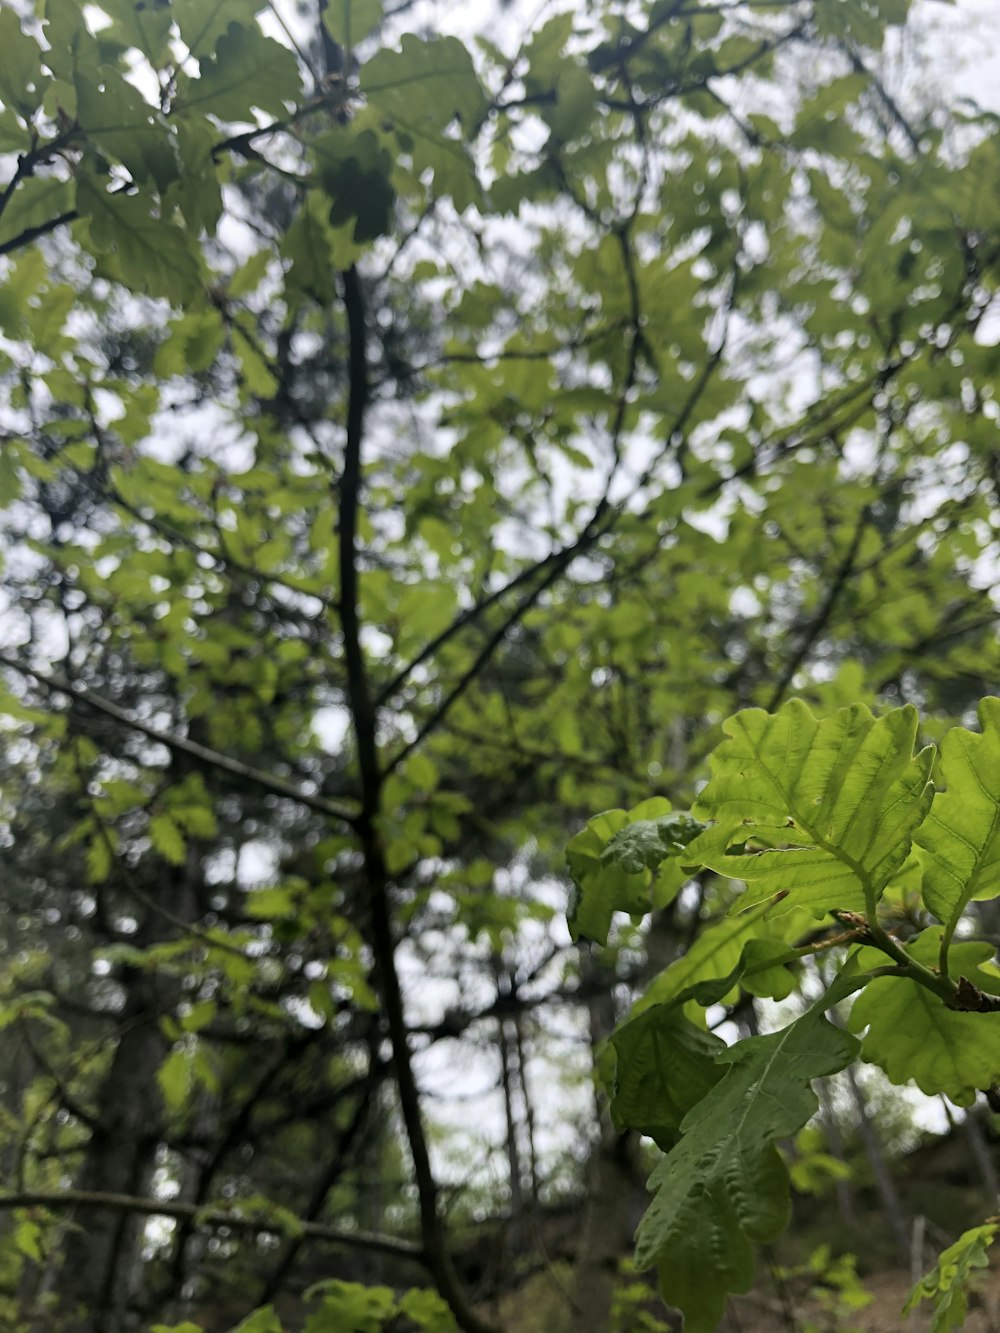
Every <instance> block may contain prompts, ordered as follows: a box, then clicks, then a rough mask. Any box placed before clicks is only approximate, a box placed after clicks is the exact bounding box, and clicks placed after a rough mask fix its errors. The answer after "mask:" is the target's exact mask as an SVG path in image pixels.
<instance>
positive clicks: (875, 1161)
mask: <svg viewBox="0 0 1000 1333" xmlns="http://www.w3.org/2000/svg"><path fill="white" fill-rule="evenodd" d="M847 1082H848V1084H849V1086H850V1089H851V1096H852V1097H853V1099H854V1106H855V1109H856V1111H857V1116H858V1134H859V1135H860V1138H861V1144H862V1146H863V1148H864V1150H865V1155H866V1157H867V1158H868V1162H869V1164H870V1166H871V1169H872V1175H873V1176H874V1178H875V1188H876V1190H877V1191H878V1196H879V1199H880V1200H881V1202H882V1211H883V1213H884V1214H885V1219H886V1221H887V1222H888V1224H889V1230H890V1231H891V1232H892V1238H893V1240H894V1241H895V1242H896V1249H897V1251H898V1253H899V1258H900V1262H901V1263H903V1264H905V1265H908V1264H909V1257H910V1231H909V1225H908V1219H907V1216H906V1210H905V1209H904V1208H903V1204H902V1200H901V1199H900V1197H899V1191H898V1190H897V1189H896V1182H895V1181H894V1180H893V1178H892V1172H891V1171H890V1170H889V1163H888V1162H887V1161H886V1157H885V1152H884V1151H883V1148H882V1143H881V1140H880V1139H879V1136H878V1134H877V1133H876V1130H875V1126H874V1125H873V1124H872V1120H871V1117H870V1116H869V1114H868V1107H867V1106H866V1105H865V1097H864V1093H863V1092H862V1090H861V1085H860V1084H859V1083H858V1078H857V1074H856V1073H855V1071H854V1069H853V1067H852V1066H851V1065H848V1067H847Z"/></svg>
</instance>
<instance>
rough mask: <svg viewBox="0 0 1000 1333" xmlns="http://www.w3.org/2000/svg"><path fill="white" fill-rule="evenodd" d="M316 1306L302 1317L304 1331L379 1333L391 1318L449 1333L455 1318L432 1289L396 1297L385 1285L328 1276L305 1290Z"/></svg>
mask: <svg viewBox="0 0 1000 1333" xmlns="http://www.w3.org/2000/svg"><path fill="white" fill-rule="evenodd" d="M317 1299H318V1300H319V1302H320V1304H319V1308H318V1309H316V1310H314V1311H313V1312H312V1313H311V1314H310V1315H309V1317H308V1319H307V1320H306V1324H305V1330H304V1333H382V1330H383V1329H384V1328H386V1327H387V1326H389V1325H390V1323H392V1322H393V1321H395V1320H407V1321H409V1324H411V1325H412V1326H414V1327H416V1328H418V1329H426V1330H427V1331H428V1333H453V1330H454V1329H455V1321H454V1319H453V1317H452V1315H451V1312H450V1311H449V1309H448V1306H447V1305H446V1304H445V1302H444V1301H443V1300H442V1299H441V1297H440V1296H439V1295H438V1294H437V1292H435V1291H429V1290H426V1289H422V1288H417V1287H414V1288H412V1289H411V1290H409V1291H405V1292H403V1294H402V1295H401V1296H399V1297H398V1298H397V1296H396V1293H395V1292H394V1291H392V1290H391V1289H390V1288H389V1287H366V1286H364V1285H363V1284H362V1283H360V1282H342V1281H340V1280H339V1279H331V1280H329V1281H326V1282H318V1283H317V1284H316V1285H315V1286H313V1287H310V1288H309V1290H308V1291H307V1292H306V1300H307V1301H308V1302H310V1303H312V1302H314V1301H316V1300H317Z"/></svg>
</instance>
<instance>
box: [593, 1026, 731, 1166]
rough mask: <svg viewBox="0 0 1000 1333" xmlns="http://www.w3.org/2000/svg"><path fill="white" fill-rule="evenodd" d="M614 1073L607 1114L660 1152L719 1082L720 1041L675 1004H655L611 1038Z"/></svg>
mask: <svg viewBox="0 0 1000 1333" xmlns="http://www.w3.org/2000/svg"><path fill="white" fill-rule="evenodd" d="M610 1044H611V1047H612V1049H613V1050H614V1052H615V1056H616V1063H615V1074H614V1081H613V1084H612V1094H611V1114H612V1117H613V1118H614V1122H615V1124H616V1125H617V1126H618V1127H619V1128H620V1129H634V1130H636V1131H637V1132H638V1133H640V1134H646V1135H648V1136H649V1138H651V1139H652V1140H653V1141H654V1143H656V1144H657V1146H658V1147H660V1148H662V1149H663V1150H664V1151H666V1150H667V1149H669V1148H671V1147H672V1146H673V1144H674V1143H675V1142H676V1141H677V1135H678V1131H679V1130H680V1126H681V1122H682V1120H683V1119H684V1117H685V1115H687V1113H688V1111H690V1110H691V1108H692V1106H694V1105H696V1103H698V1102H700V1101H701V1100H702V1098H703V1097H705V1096H706V1095H707V1094H708V1092H709V1091H710V1090H711V1089H712V1088H713V1087H714V1086H715V1084H716V1083H718V1081H719V1079H720V1078H722V1076H723V1074H724V1073H725V1070H724V1069H723V1068H722V1067H721V1066H720V1065H717V1064H716V1063H715V1057H716V1056H717V1055H719V1054H720V1053H721V1052H722V1051H724V1050H725V1049H726V1044H725V1042H724V1041H722V1040H721V1039H720V1038H719V1037H716V1036H714V1035H713V1034H712V1033H711V1032H706V1031H705V1029H704V1028H700V1027H697V1026H696V1025H695V1024H694V1023H692V1022H690V1021H689V1020H688V1019H687V1018H685V1016H684V1014H683V1012H682V1010H681V1008H680V1007H679V1005H677V1004H675V1003H671V1004H657V1005H653V1006H652V1007H650V1008H648V1009H644V1010H643V1011H642V1012H641V1013H639V1014H636V1015H635V1017H633V1018H630V1019H628V1021H627V1022H625V1023H622V1024H621V1025H620V1026H619V1027H617V1028H616V1029H615V1031H614V1032H613V1033H612V1034H611V1037H610Z"/></svg>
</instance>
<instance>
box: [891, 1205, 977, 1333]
mask: <svg viewBox="0 0 1000 1333" xmlns="http://www.w3.org/2000/svg"><path fill="white" fill-rule="evenodd" d="M998 1230H1000V1221H998V1220H996V1219H991V1220H990V1221H989V1222H986V1223H984V1224H983V1226H979V1227H971V1228H970V1229H969V1230H968V1231H963V1233H962V1234H961V1236H959V1238H958V1240H956V1241H955V1243H954V1245H949V1246H948V1248H947V1249H946V1250H944V1251H943V1252H942V1254H941V1256H940V1258H939V1259H938V1261H937V1263H936V1264H935V1265H934V1267H933V1268H932V1269H931V1271H930V1272H929V1273H928V1274H927V1275H926V1276H925V1277H923V1278H921V1280H920V1281H919V1282H918V1283H917V1284H916V1286H915V1287H914V1288H913V1290H912V1291H911V1292H910V1298H909V1300H908V1301H907V1302H906V1305H905V1306H904V1307H903V1313H904V1314H911V1313H912V1312H913V1311H914V1310H915V1309H916V1308H917V1306H918V1305H919V1304H920V1302H921V1301H935V1307H934V1319H933V1321H932V1323H931V1329H930V1333H950V1330H952V1329H956V1328H962V1327H963V1326H964V1324H965V1316H966V1315H967V1313H968V1304H969V1302H968V1293H969V1286H970V1283H971V1282H972V1280H973V1278H974V1277H975V1274H976V1272H977V1270H979V1269H983V1268H986V1267H987V1265H988V1264H989V1260H988V1259H987V1257H986V1251H987V1250H988V1249H989V1247H990V1246H991V1245H992V1244H993V1242H994V1241H995V1240H996V1236H997V1232H998Z"/></svg>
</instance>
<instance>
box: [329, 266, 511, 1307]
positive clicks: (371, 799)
mask: <svg viewBox="0 0 1000 1333" xmlns="http://www.w3.org/2000/svg"><path fill="white" fill-rule="evenodd" d="M343 299H344V309H345V311H346V314H347V323H348V349H349V352H348V399H347V440H346V444H345V448H344V467H343V471H342V474H341V478H340V485H339V487H338V494H339V515H338V517H339V537H340V540H339V549H340V580H341V582H340V616H341V627H342V632H343V640H344V660H345V664H346V667H347V696H348V704H349V707H350V712H351V723H352V726H353V728H354V735H355V740H356V742H357V750H358V767H359V770H360V779H361V811H360V814H359V816H358V819H357V824H356V827H357V833H358V837H359V839H360V841H361V847H362V853H363V856H364V865H365V878H366V879H367V882H368V892H369V911H370V931H371V947H372V953H373V955H374V960H375V980H376V984H377V987H378V990H379V993H380V996H381V999H382V1007H383V1011H384V1014H385V1021H386V1026H387V1028H388V1032H389V1040H390V1042H391V1044H392V1056H393V1065H394V1070H395V1076H396V1088H397V1091H398V1093H399V1109H400V1113H401V1115H402V1118H403V1126H404V1129H405V1131H406V1141H407V1145H408V1146H409V1149H410V1158H411V1160H412V1163H413V1178H414V1181H415V1183H416V1187H417V1205H418V1209H419V1214H420V1235H421V1241H422V1248H423V1255H424V1262H425V1264H426V1266H427V1268H428V1270H429V1272H430V1273H431V1275H432V1276H433V1278H434V1281H435V1283H436V1285H437V1288H438V1291H439V1292H440V1293H441V1296H442V1297H443V1298H444V1300H445V1301H446V1302H447V1303H448V1306H449V1307H450V1309H451V1312H452V1314H453V1315H454V1316H455V1320H456V1322H457V1323H458V1325H459V1327H460V1328H462V1329H464V1330H465V1333H493V1329H492V1327H491V1326H490V1325H489V1324H488V1323H486V1322H485V1321H484V1320H482V1319H480V1317H479V1315H477V1314H476V1312H475V1310H474V1309H473V1308H472V1306H471V1304H470V1302H469V1299H468V1297H467V1296H466V1294H465V1292H464V1290H463V1288H462V1285H461V1283H460V1281H459V1278H458V1274H457V1273H456V1272H455V1268H454V1265H453V1263H452V1260H451V1255H450V1254H449V1252H448V1245H447V1237H446V1234H445V1227H444V1219H443V1217H442V1214H441V1210H440V1207H439V1193H440V1191H439V1189H438V1184H437V1180H436V1179H435V1176H434V1171H433V1168H432V1167H431V1159H430V1151H429V1149H428V1145H427V1135H426V1133H425V1130H424V1123H423V1113H422V1109H421V1104H420V1091H419V1089H418V1087H417V1081H416V1077H415V1075H414V1072H413V1063H412V1059H411V1055H410V1046H409V1034H408V1032H407V1027H406V1009H405V1005H404V1003H403V991H402V987H401V985H400V981H399V973H398V971H397V970H396V941H395V936H394V930H393V923H392V904H391V901H390V898H389V872H388V868H387V866H386V863H385V854H384V852H383V848H382V840H381V836H380V834H379V830H378V826H377V817H378V813H379V802H380V800H381V792H382V781H383V777H384V774H383V773H382V772H380V769H379V759H378V739H377V733H376V720H377V712H376V709H375V708H374V706H373V705H372V700H371V695H370V692H369V685H368V672H367V668H366V665H365V657H364V650H363V647H362V644H361V620H360V616H359V613H358V584H359V579H358V547H357V529H358V509H359V504H360V496H361V486H362V479H363V470H362V443H363V436H364V419H365V410H366V408H367V406H368V395H369V382H368V350H367V327H366V317H365V304H364V293H363V291H362V287H361V280H360V277H359V275H358V272H357V270H356V269H355V268H354V267H353V266H352V267H351V268H349V269H348V270H346V272H345V273H344V274H343Z"/></svg>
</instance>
